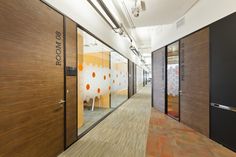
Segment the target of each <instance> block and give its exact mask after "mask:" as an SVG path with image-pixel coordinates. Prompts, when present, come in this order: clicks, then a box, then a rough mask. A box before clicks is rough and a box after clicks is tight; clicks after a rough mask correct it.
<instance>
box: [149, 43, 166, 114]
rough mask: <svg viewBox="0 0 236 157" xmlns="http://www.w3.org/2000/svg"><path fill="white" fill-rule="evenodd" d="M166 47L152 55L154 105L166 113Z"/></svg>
mask: <svg viewBox="0 0 236 157" xmlns="http://www.w3.org/2000/svg"><path fill="white" fill-rule="evenodd" d="M165 51H166V50H165V47H164V48H161V49H159V50H157V51H155V52H153V53H152V104H153V107H155V108H156V109H158V110H159V111H161V112H163V113H165V97H166V95H165V93H166V76H165V75H166V72H165V71H166V70H165V69H166V61H165V60H166V59H165V56H166V52H165Z"/></svg>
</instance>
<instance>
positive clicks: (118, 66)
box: [111, 52, 128, 108]
mask: <svg viewBox="0 0 236 157" xmlns="http://www.w3.org/2000/svg"><path fill="white" fill-rule="evenodd" d="M126 99H128V59H126V58H124V57H123V56H121V55H120V54H118V53H117V52H111V107H112V108H115V107H117V106H118V105H120V104H121V103H122V102H124V101H125V100H126Z"/></svg>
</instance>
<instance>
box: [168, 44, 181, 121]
mask: <svg viewBox="0 0 236 157" xmlns="http://www.w3.org/2000/svg"><path fill="white" fill-rule="evenodd" d="M167 114H168V115H169V116H171V117H172V118H174V119H176V120H179V42H175V43H173V44H171V45H169V46H168V47H167Z"/></svg>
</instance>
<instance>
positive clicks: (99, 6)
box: [88, 0, 124, 35]
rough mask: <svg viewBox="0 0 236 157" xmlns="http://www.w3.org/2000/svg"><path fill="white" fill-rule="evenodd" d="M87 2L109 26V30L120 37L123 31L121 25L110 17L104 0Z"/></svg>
mask: <svg viewBox="0 0 236 157" xmlns="http://www.w3.org/2000/svg"><path fill="white" fill-rule="evenodd" d="M88 2H89V3H90V4H91V5H92V6H93V8H94V9H95V10H96V11H97V12H98V13H99V14H100V15H101V16H102V17H103V19H104V20H105V21H106V22H107V23H108V24H109V25H110V26H111V28H112V29H113V30H114V31H115V32H116V33H119V34H120V35H122V34H123V33H124V30H123V29H122V28H121V25H120V24H119V23H118V22H117V20H116V19H115V17H114V16H113V15H112V13H111V11H110V10H109V9H108V6H107V5H106V3H105V2H104V0H88Z"/></svg>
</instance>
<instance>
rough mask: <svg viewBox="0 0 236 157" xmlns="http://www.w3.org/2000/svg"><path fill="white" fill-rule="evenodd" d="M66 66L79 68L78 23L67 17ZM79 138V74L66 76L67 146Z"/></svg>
mask: <svg viewBox="0 0 236 157" xmlns="http://www.w3.org/2000/svg"><path fill="white" fill-rule="evenodd" d="M64 25H65V39H66V40H65V42H66V47H65V50H66V67H73V68H77V62H76V60H77V58H76V57H77V55H76V53H77V49H76V47H77V46H76V45H77V41H76V38H77V24H76V23H75V22H73V21H72V20H70V19H69V18H66V17H65V23H64ZM76 140H77V76H68V75H67V76H66V146H67V147H68V146H70V145H71V144H72V143H74V142H75V141H76Z"/></svg>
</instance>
